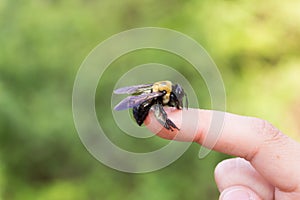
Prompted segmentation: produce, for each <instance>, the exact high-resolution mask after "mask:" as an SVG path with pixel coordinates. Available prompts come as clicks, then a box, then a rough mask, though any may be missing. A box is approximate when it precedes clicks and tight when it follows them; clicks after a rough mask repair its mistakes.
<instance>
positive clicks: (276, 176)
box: [145, 108, 300, 200]
mask: <svg viewBox="0 0 300 200" xmlns="http://www.w3.org/2000/svg"><path fill="white" fill-rule="evenodd" d="M166 112H167V113H168V117H169V118H170V119H171V120H172V121H173V122H174V123H175V124H176V125H178V126H179V127H180V124H181V118H182V116H187V117H188V116H191V118H192V119H193V120H198V121H197V128H196V129H197V130H196V134H191V133H192V132H194V130H192V129H195V127H192V126H182V127H181V129H180V133H178V131H177V130H174V131H169V130H167V129H165V128H163V127H162V126H161V125H160V124H159V122H157V120H156V119H155V117H154V115H153V113H152V112H149V115H148V117H147V118H146V120H145V124H146V126H147V127H148V128H149V129H150V130H151V131H152V132H154V133H156V134H157V135H158V136H160V137H162V138H166V139H173V138H175V139H176V140H179V141H194V142H197V143H199V144H202V145H204V146H205V143H204V138H206V137H209V132H208V130H209V127H210V122H211V119H212V115H213V113H214V112H217V111H209V110H199V109H191V108H189V109H188V110H177V109H173V108H167V109H166ZM183 112H184V113H183ZM223 114H224V116H225V117H224V122H223V128H222V130H221V133H220V136H219V138H218V140H217V141H216V144H215V145H214V146H213V147H212V149H213V150H215V151H219V152H222V153H226V154H230V155H234V156H237V157H239V158H233V159H228V160H225V161H222V162H221V163H219V164H218V166H217V167H216V169H215V179H216V183H217V186H218V188H219V191H220V193H221V195H220V199H222V200H225V199H226V200H227V199H252V200H256V199H266V200H268V199H280V200H284V199H300V144H299V143H297V142H296V141H294V140H292V139H291V138H289V137H287V136H286V135H284V134H283V133H281V132H280V131H279V130H278V129H276V128H275V127H274V126H272V125H271V124H270V123H268V122H266V121H264V120H261V119H258V118H253V117H245V116H239V115H234V114H229V113H223ZM192 116H193V117H192ZM195 116H197V117H198V118H196V119H195V118H194V117H195ZM177 133H178V134H177ZM176 134H177V135H176ZM175 136H176V137H175Z"/></svg>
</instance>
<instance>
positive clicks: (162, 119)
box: [152, 104, 179, 131]
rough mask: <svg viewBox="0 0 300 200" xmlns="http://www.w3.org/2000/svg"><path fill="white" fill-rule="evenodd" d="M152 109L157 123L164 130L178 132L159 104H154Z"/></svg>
mask: <svg viewBox="0 0 300 200" xmlns="http://www.w3.org/2000/svg"><path fill="white" fill-rule="evenodd" d="M152 109H153V111H154V116H155V118H156V119H157V121H158V122H159V123H160V124H161V125H163V126H164V127H165V128H166V129H168V130H171V131H173V129H177V130H179V128H178V127H177V126H176V125H175V124H174V123H173V122H172V121H171V120H170V119H168V115H167V113H166V111H165V110H164V107H163V106H162V105H161V104H154V105H153V106H152Z"/></svg>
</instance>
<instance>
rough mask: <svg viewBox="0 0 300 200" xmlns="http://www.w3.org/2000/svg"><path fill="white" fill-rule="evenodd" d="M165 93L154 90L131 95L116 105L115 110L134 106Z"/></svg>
mask: <svg viewBox="0 0 300 200" xmlns="http://www.w3.org/2000/svg"><path fill="white" fill-rule="evenodd" d="M163 94H164V93H161V92H152V93H145V94H141V95H137V96H129V97H127V98H125V99H123V100H122V101H121V102H120V103H119V104H118V105H116V106H115V108H114V109H115V110H125V109H128V108H133V107H134V106H137V105H139V104H141V103H143V102H145V101H147V100H150V99H153V98H155V97H159V96H162V95H163Z"/></svg>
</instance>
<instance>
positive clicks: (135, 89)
mask: <svg viewBox="0 0 300 200" xmlns="http://www.w3.org/2000/svg"><path fill="white" fill-rule="evenodd" d="M152 85H153V84H144V85H133V86H128V87H122V88H118V89H116V90H114V93H115V94H138V93H141V92H144V91H147V90H149V92H150V91H151V87H152Z"/></svg>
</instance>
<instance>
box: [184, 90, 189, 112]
mask: <svg viewBox="0 0 300 200" xmlns="http://www.w3.org/2000/svg"><path fill="white" fill-rule="evenodd" d="M184 96H185V107H186V109H188V108H189V107H188V106H189V102H188V97H187V94H186V93H184Z"/></svg>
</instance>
